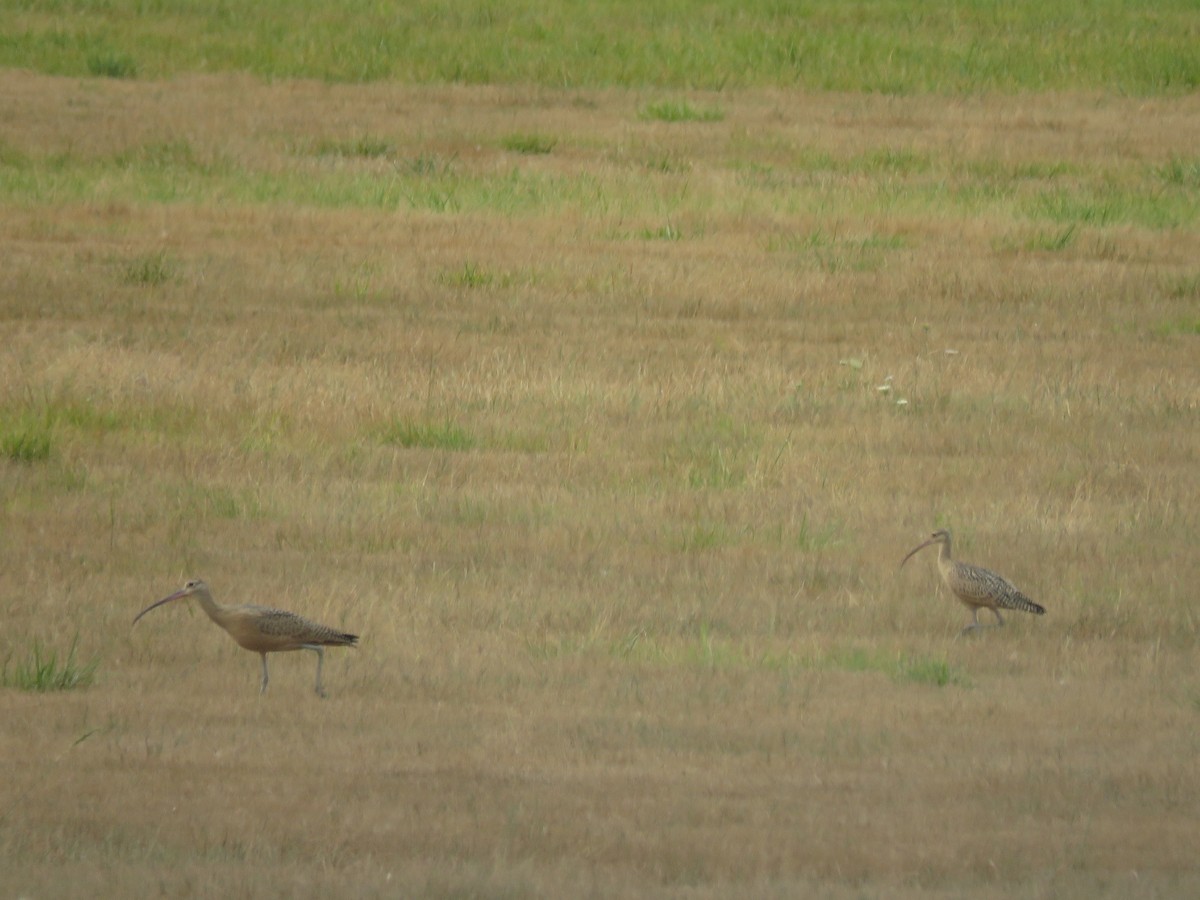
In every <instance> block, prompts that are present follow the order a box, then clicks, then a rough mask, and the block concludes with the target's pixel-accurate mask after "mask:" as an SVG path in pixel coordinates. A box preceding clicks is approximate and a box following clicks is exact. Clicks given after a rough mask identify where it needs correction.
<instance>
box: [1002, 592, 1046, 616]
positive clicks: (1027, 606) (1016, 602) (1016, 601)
mask: <svg viewBox="0 0 1200 900" xmlns="http://www.w3.org/2000/svg"><path fill="white" fill-rule="evenodd" d="M1004 608H1005V609H1017V610H1020V611H1021V612H1027V613H1033V614H1034V615H1037V616H1044V615H1045V614H1046V607H1044V606H1042V604H1040V603H1034V602H1033V601H1032V600H1030V599H1029V598H1028V597H1026V596H1025V595H1024V594H1022V593H1021V592H1020V591H1013V592H1012V593H1011V594H1009V595H1008V596H1007V597H1005V598H1004Z"/></svg>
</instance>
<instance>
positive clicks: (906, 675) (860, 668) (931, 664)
mask: <svg viewBox="0 0 1200 900" xmlns="http://www.w3.org/2000/svg"><path fill="white" fill-rule="evenodd" d="M809 666H810V667H811V668H824V669H839V670H841V671H844V672H879V673H881V674H883V675H887V676H888V677H889V678H891V679H892V680H893V681H897V682H905V681H907V682H911V683H914V684H931V685H934V686H936V687H946V686H948V685H954V686H956V687H969V686H970V681H969V679H968V678H967V677H966V675H965V674H964V673H962V672H960V671H959V670H958V669H956V668H954V667H952V666H951V665H950V664H949V663H948V662H946V660H944V659H934V658H928V657H916V656H901V655H895V656H893V655H891V654H888V653H884V652H881V651H868V650H865V649H863V648H859V647H854V648H850V649H839V650H835V651H834V652H832V653H830V654H829V655H828V656H823V657H821V658H818V659H815V660H810V661H809Z"/></svg>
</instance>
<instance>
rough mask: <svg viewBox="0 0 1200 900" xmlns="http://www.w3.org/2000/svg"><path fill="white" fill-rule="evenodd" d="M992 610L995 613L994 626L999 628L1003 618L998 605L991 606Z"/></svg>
mask: <svg viewBox="0 0 1200 900" xmlns="http://www.w3.org/2000/svg"><path fill="white" fill-rule="evenodd" d="M992 612H994V613H995V614H996V627H997V628H999V627H1000V626H1001V625H1003V624H1004V619H1003V618H1002V617H1001V615H1000V609H999V607H996V606H993V607H992Z"/></svg>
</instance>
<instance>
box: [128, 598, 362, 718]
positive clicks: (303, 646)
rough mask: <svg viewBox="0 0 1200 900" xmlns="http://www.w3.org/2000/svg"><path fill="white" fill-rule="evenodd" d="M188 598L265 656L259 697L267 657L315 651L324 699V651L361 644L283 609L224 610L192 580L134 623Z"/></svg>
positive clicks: (264, 682) (250, 607) (319, 691)
mask: <svg viewBox="0 0 1200 900" xmlns="http://www.w3.org/2000/svg"><path fill="white" fill-rule="evenodd" d="M185 597H195V598H196V599H197V600H199V601H200V606H202V607H203V608H204V611H205V612H206V613H208V617H209V618H210V619H212V620H213V621H214V622H216V623H217V624H218V625H220V626H221V627H222V628H224V629H225V630H226V631H228V632H229V636H230V637H232V638H233V639H234V640H235V641H237V642H238V644H239V645H240V646H242V647H245V648H246V649H247V650H252V651H253V652H255V653H257V654H259V655H260V656H262V688H261V689H260V691H259V693H261V694H265V693H266V692H267V681H268V680H269V679H268V676H267V654H268V653H280V652H283V651H285V650H312V651H313V652H314V653H316V654H317V694H318V695H319V696H321V697H324V696H325V689H324V688H323V687H321V666H322V665H323V664H324V662H325V651H324V649H323V648H325V647H353V646H355V645H356V644H357V643H358V635H356V634H347V633H346V632H343V631H337V630H335V629H333V628H330V627H328V626H327V625H321V624H318V623H317V622H313V621H310V620H309V619H306V618H304V617H303V616H298V615H296V614H295V613H290V612H285V611H284V610H282V609H271V608H270V607H267V606H254V605H245V606H224V605H222V604H220V603H218V602H217V601H215V600H214V599H213V597H212V592H211V591H209V589H208V585H207V584H205V583H204V582H203V581H201V580H200V579H198V578H197V579H193V580H192V581H189V582H188V583H187V584H185V585H184V586H183V587H182V588H180V589H179V590H178V591H176V592H175V593H173V594H171V596H169V597H163V598H162V599H161V600H159V601H157V602H155V603H151V604H150V605H149V606H147V607H146V608H145V609H143V610H142V611H141V612H140V613H138V614H137V615H136V616H135V617H134V619H133V624H135V625H136V624H137V620H138V619H140V618H141V617H142V616H144V615H145V614H146V613H148V612H150V610H152V609H155V608H156V607H159V606H162V605H163V604H164V603H170V602H171V601H172V600H182V599H183V598H185Z"/></svg>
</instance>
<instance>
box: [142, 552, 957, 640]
mask: <svg viewBox="0 0 1200 900" xmlns="http://www.w3.org/2000/svg"><path fill="white" fill-rule="evenodd" d="M936 543H937V541H936V540H935V539H932V538H931V539H930V540H928V541H926V542H925V543H923V544H921V545H919V546H916V547H913V548H912V549H911V550H909V551H908V556H906V557H904V559H902V560H900V568H902V569H903V568H904V564H905V563H906V562H908V561H909V560H910V559H912V557H913V554H915V553H916V552H917V551H918V550H924V549H925V548H926V547H928V546H929V545H930V544H936ZM167 599H170V598H169V597H168V598H167ZM160 602H166V601H160ZM154 606H158V604H157V603H156V604H154ZM154 606H152V607H150V608H151V609H153V608H154ZM135 621H136V620H135Z"/></svg>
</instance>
